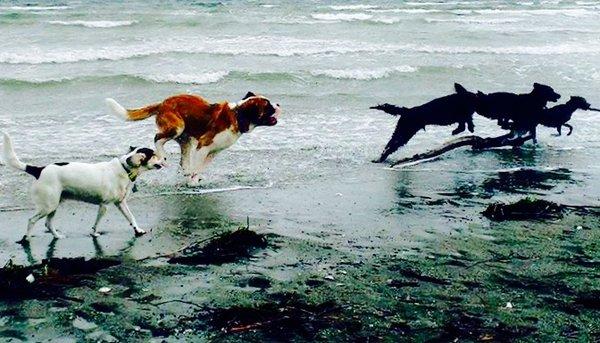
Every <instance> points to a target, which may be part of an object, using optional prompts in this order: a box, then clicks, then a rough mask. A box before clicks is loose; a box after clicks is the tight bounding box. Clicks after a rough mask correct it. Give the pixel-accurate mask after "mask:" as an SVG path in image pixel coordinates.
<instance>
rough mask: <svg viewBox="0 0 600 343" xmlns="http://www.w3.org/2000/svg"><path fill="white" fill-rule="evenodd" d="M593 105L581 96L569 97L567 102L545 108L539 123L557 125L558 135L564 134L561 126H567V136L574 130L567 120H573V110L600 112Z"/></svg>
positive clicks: (547, 125)
mask: <svg viewBox="0 0 600 343" xmlns="http://www.w3.org/2000/svg"><path fill="white" fill-rule="evenodd" d="M591 106H592V105H590V104H589V103H588V102H587V101H586V100H585V99H584V98H582V97H580V96H572V97H571V99H569V101H567V102H566V103H565V104H561V105H556V106H554V107H552V108H548V109H545V110H543V111H542V113H541V115H540V118H539V123H540V124H541V125H544V126H546V127H555V128H556V130H557V131H558V135H557V136H560V135H561V134H562V132H561V128H562V127H563V126H565V127H567V128H568V129H569V133H567V136H570V135H571V133H572V132H573V126H571V125H569V124H567V122H568V121H569V120H571V116H572V115H573V112H575V111H577V110H578V109H581V110H584V111H588V110H589V111H598V112H600V110H598V109H595V108H591Z"/></svg>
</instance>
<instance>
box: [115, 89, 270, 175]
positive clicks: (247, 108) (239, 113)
mask: <svg viewBox="0 0 600 343" xmlns="http://www.w3.org/2000/svg"><path fill="white" fill-rule="evenodd" d="M106 103H107V104H108V106H109V107H110V109H111V110H112V112H113V113H114V114H116V115H118V116H119V117H121V118H123V119H125V120H128V121H137V120H143V119H146V118H149V117H151V116H155V117H156V126H157V127H158V133H157V134H156V136H155V137H154V142H155V144H156V153H157V155H158V156H160V157H161V158H164V157H165V149H164V145H165V143H167V142H168V141H170V140H176V141H177V142H178V143H179V145H180V147H181V167H182V168H183V172H184V175H186V176H187V177H188V178H189V183H190V185H197V184H198V182H199V181H200V173H201V172H202V170H203V169H204V168H205V167H206V166H207V164H208V163H210V161H211V160H212V159H213V157H214V156H215V154H217V153H218V152H220V151H222V150H224V149H227V148H229V147H230V146H232V145H233V144H234V143H235V142H236V141H237V140H238V138H239V137H240V136H241V135H242V134H243V133H246V132H250V131H252V130H253V129H254V128H255V127H257V126H273V125H275V124H277V117H278V116H279V114H280V113H281V108H280V107H279V104H272V103H271V101H270V100H269V99H267V98H265V97H263V96H260V95H255V94H254V93H252V92H248V94H246V96H245V97H244V99H242V100H241V101H240V102H238V103H227V102H222V103H214V104H211V103H209V102H208V101H206V100H205V99H203V98H202V97H200V96H197V95H188V94H182V95H175V96H172V97H169V98H167V99H165V100H163V101H162V102H160V103H156V104H153V105H149V106H146V107H142V108H138V109H129V110H128V109H125V108H124V107H123V106H121V105H119V103H117V102H116V101H115V100H113V99H110V98H109V99H106Z"/></svg>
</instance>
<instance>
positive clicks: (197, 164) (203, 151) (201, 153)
mask: <svg viewBox="0 0 600 343" xmlns="http://www.w3.org/2000/svg"><path fill="white" fill-rule="evenodd" d="M208 155H209V150H208V148H206V147H202V148H200V149H198V150H196V151H194V153H193V158H192V168H191V174H190V176H189V180H188V186H190V187H195V186H198V184H199V183H200V173H201V172H202V170H203V169H204V167H205V166H206V159H207V158H208Z"/></svg>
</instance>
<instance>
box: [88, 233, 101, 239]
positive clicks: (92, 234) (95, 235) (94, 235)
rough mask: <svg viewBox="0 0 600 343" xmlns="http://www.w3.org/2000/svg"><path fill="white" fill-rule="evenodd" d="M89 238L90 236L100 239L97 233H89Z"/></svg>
mask: <svg viewBox="0 0 600 343" xmlns="http://www.w3.org/2000/svg"><path fill="white" fill-rule="evenodd" d="M90 236H92V237H94V238H97V237H100V233H99V232H92V233H90Z"/></svg>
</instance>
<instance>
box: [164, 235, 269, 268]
mask: <svg viewBox="0 0 600 343" xmlns="http://www.w3.org/2000/svg"><path fill="white" fill-rule="evenodd" d="M266 247H267V239H266V236H265V235H261V234H257V233H256V232H254V231H251V230H249V229H247V228H242V229H239V230H236V231H233V232H226V233H223V234H221V235H219V236H217V237H216V238H214V239H213V240H211V241H210V242H208V244H206V245H204V246H199V245H193V246H190V247H188V248H186V249H185V250H184V251H183V252H182V254H181V255H180V256H175V257H173V258H171V259H169V263H179V264H188V265H207V264H216V265H220V264H223V263H231V262H235V261H238V260H240V259H243V258H248V257H250V256H252V254H253V253H254V252H255V251H256V250H257V249H264V248H266Z"/></svg>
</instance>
